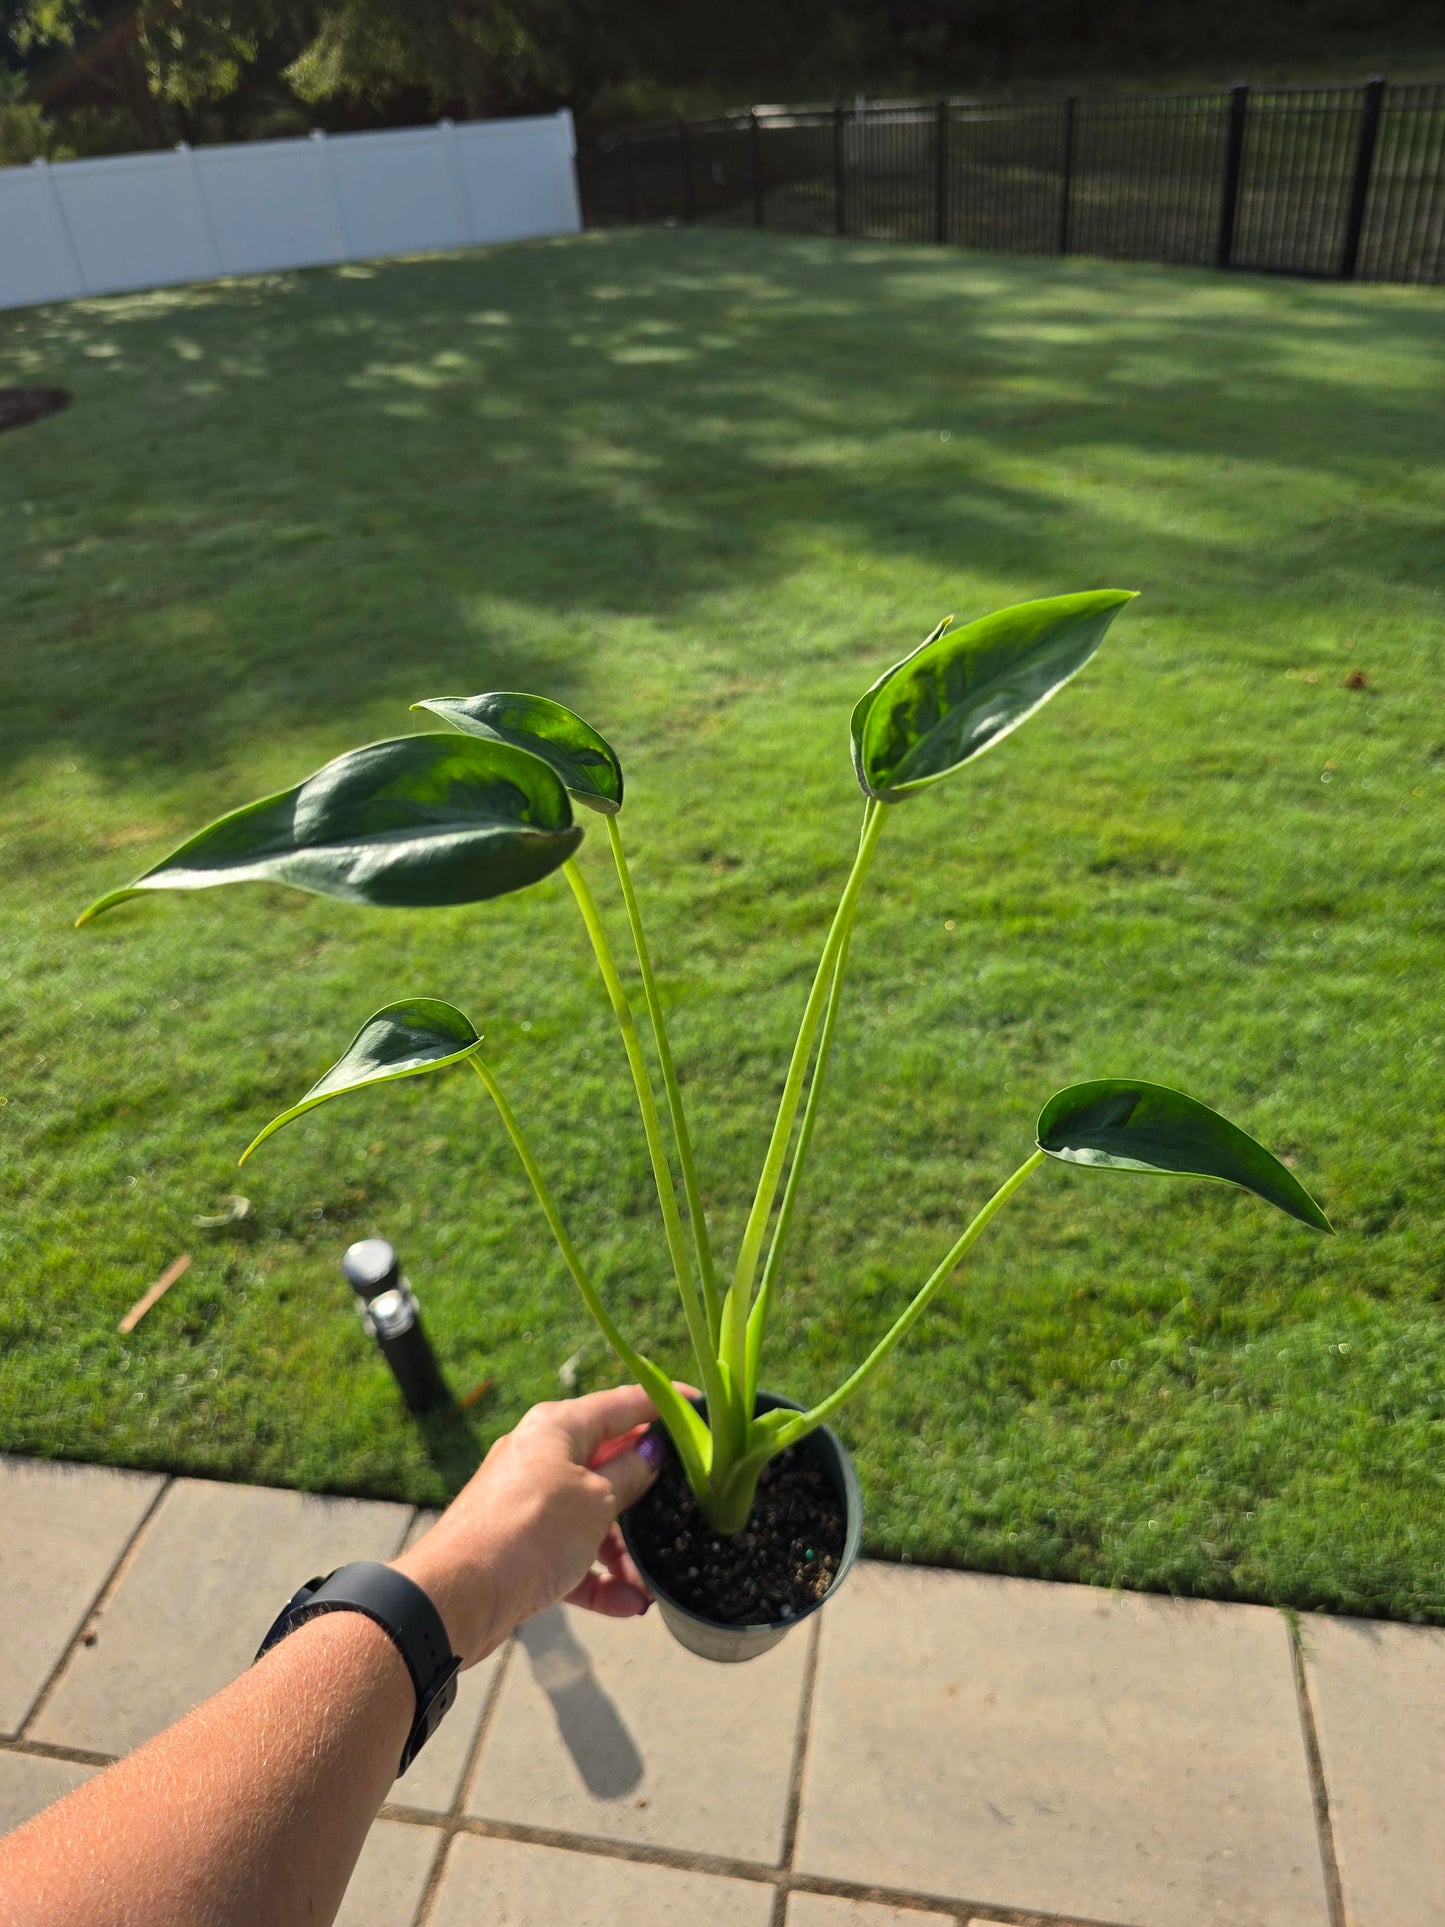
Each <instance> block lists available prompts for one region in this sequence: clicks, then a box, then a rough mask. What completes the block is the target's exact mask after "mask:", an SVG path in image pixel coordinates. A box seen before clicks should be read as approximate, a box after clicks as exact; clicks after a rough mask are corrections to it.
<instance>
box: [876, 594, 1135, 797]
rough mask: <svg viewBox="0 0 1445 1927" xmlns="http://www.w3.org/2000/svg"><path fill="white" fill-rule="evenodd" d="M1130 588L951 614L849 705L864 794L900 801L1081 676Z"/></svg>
mask: <svg viewBox="0 0 1445 1927" xmlns="http://www.w3.org/2000/svg"><path fill="white" fill-rule="evenodd" d="M1136 593H1137V591H1135V590H1133V589H1091V590H1088V591H1087V592H1085V593H1084V594H1082V595H1065V596H1050V597H1048V598H1047V599H1045V600H1044V601H1042V602H1019V603H1015V604H1014V606H1013V607H1012V608H1010V609H999V610H997V611H996V612H995V613H994V614H993V615H991V616H983V617H982V618H980V620H979V621H977V622H970V623H969V624H968V625H967V627H966V628H963V629H953V628H951V627H950V626H949V625H950V624H951V622H952V620H953V618H952V617H951V616H950V617H948V618H947V620H945V621H944V622H941V623H940V624H939V625H938V627H937V628H936V629H935V630H934V632H933V634H932V635H931V636H930V637H929V638H928V640H927V641H926V642H924V643H922V644H920V646H919V647H918V648H917V649H915V650H914V652H913V654H912V655H911V656H905V657H904V659H903V661H902V662H899V663H895V664H894V665H893V667H892V668H891V669H890V670H888V671H887V673H886V674H885V675H882V676H880V677H879V678H878V680H877V682H876V683H874V685H873V687H872V688H871V689H870V690H869V691H868V692H867V694H866V695H864V696H862V697H861V698H860V699H859V701H858V703H857V705H856V706H855V708H854V710H853V767H854V769H855V771H856V772H857V776H858V781H859V783H860V784H861V785H862V787H863V794H864V795H865V796H872V797H876V798H878V799H879V801H881V802H884V803H896V802H899V801H901V799H902V798H903V797H905V796H911V795H912V794H913V792H914V791H915V790H920V789H924V788H926V787H927V785H928V784H930V783H936V782H938V781H939V779H940V778H941V777H944V776H947V775H949V774H950V773H951V772H952V771H953V770H956V769H957V768H958V766H959V765H960V763H966V762H967V761H968V760H969V758H970V757H972V756H978V755H981V754H982V752H983V751H984V750H986V749H989V748H991V747H992V746H993V744H995V743H997V742H1000V741H1001V740H1002V739H1003V738H1004V737H1005V736H1007V735H1008V733H1009V732H1010V730H1014V729H1017V728H1018V726H1019V724H1020V723H1022V722H1026V721H1027V720H1028V718H1029V717H1030V716H1032V715H1033V713H1034V711H1035V710H1036V709H1037V708H1038V707H1039V706H1040V704H1042V703H1046V702H1047V701H1048V699H1049V697H1050V696H1052V695H1053V694H1054V692H1055V690H1058V689H1062V688H1063V686H1064V684H1065V683H1066V682H1067V681H1068V680H1069V678H1070V677H1071V676H1074V675H1077V673H1078V672H1079V670H1081V669H1082V668H1083V666H1084V664H1085V663H1086V662H1087V661H1088V660H1089V658H1090V656H1092V655H1093V653H1094V651H1095V650H1096V649H1097V648H1098V646H1099V644H1100V643H1101V642H1102V641H1103V639H1104V632H1105V630H1106V629H1107V628H1108V627H1109V624H1110V623H1111V622H1112V621H1113V620H1114V617H1115V616H1116V615H1117V614H1118V612H1119V610H1120V609H1122V608H1123V606H1124V604H1125V603H1126V602H1130V601H1132V600H1133V597H1134V595H1135V594H1136Z"/></svg>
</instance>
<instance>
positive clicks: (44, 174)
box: [30, 154, 90, 294]
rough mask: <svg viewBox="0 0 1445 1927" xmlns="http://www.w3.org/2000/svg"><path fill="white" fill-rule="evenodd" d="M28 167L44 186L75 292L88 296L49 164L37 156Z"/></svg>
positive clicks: (68, 221) (67, 218) (78, 254)
mask: <svg viewBox="0 0 1445 1927" xmlns="http://www.w3.org/2000/svg"><path fill="white" fill-rule="evenodd" d="M30 165H31V166H32V167H38V168H39V169H40V178H41V180H42V182H43V183H44V185H45V198H46V200H47V201H48V202H49V203H50V212H51V215H52V217H53V218H54V221H55V226H56V230H57V231H58V233H59V235H60V240H61V245H62V247H63V248H64V250H65V255H66V259H67V260H68V261H69V262H70V266H71V270H72V272H73V273H74V275H75V287H76V292H77V293H78V294H89V293H90V283H89V282H88V281H87V280H86V278H85V266H84V264H83V262H82V261H81V258H80V249H79V248H78V247H77V246H76V245H75V234H74V231H73V230H72V228H71V225H70V217H69V215H67V213H66V212H65V203H64V201H62V200H61V198H60V187H59V184H58V183H57V181H56V179H55V175H54V174H53V172H52V171H51V167H50V163H49V161H48V160H46V159H45V157H44V155H43V154H37V155H36V157H35V159H34V160H33V161H32V162H31V163H30Z"/></svg>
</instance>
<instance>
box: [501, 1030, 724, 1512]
mask: <svg viewBox="0 0 1445 1927" xmlns="http://www.w3.org/2000/svg"><path fill="white" fill-rule="evenodd" d="M467 1061H468V1062H469V1063H470V1064H471V1067H472V1069H473V1070H474V1071H475V1072H476V1073H477V1076H478V1077H480V1078H481V1080H482V1082H483V1084H485V1085H486V1087H487V1094H488V1096H489V1097H490V1098H491V1100H492V1102H493V1103H494V1104H495V1105H496V1107H497V1112H498V1115H499V1116H500V1117H501V1120H502V1123H503V1124H504V1125H505V1126H506V1131H507V1136H508V1137H509V1138H510V1139H511V1140H512V1145H513V1148H514V1149H515V1151H516V1153H517V1156H518V1157H519V1158H520V1159H521V1161H522V1169H523V1170H524V1171H525V1172H526V1173H527V1176H528V1177H529V1178H530V1179H531V1181H532V1189H533V1190H534V1191H535V1192H536V1194H537V1202H538V1204H540V1205H541V1207H542V1215H543V1217H545V1218H546V1220H547V1223H548V1225H549V1226H550V1227H551V1231H552V1236H553V1237H554V1238H555V1239H556V1240H557V1249H558V1250H559V1251H560V1252H561V1254H562V1260H563V1263H564V1264H565V1265H566V1267H567V1269H568V1271H570V1272H571V1274H572V1279H573V1282H574V1283H575V1284H576V1286H577V1289H578V1291H579V1292H580V1293H581V1294H582V1302H583V1304H585V1305H586V1307H587V1309H588V1311H590V1312H591V1314H592V1316H593V1317H594V1318H595V1319H596V1320H597V1323H598V1325H599V1326H600V1328H601V1331H602V1335H603V1337H604V1338H605V1339H606V1340H607V1342H608V1344H609V1345H610V1346H611V1347H612V1349H613V1351H615V1352H616V1354H617V1356H618V1357H619V1358H620V1359H621V1360H622V1362H623V1364H624V1365H625V1366H626V1367H627V1369H628V1371H630V1372H631V1373H632V1375H633V1376H634V1377H635V1378H636V1380H637V1382H638V1384H639V1385H640V1386H641V1387H642V1388H643V1390H644V1391H645V1392H647V1393H648V1394H649V1396H650V1397H651V1399H652V1402H653V1404H654V1405H656V1407H657V1409H658V1411H659V1412H662V1413H663V1414H664V1416H666V1417H669V1418H671V1419H673V1420H674V1421H676V1419H677V1418H678V1416H679V1414H678V1413H677V1412H676V1411H675V1410H674V1408H675V1407H680V1406H682V1405H684V1404H686V1400H684V1399H683V1398H681V1397H680V1395H679V1394H678V1393H677V1392H676V1391H674V1389H673V1386H672V1381H671V1380H670V1379H669V1378H668V1377H667V1375H666V1373H664V1372H663V1371H661V1370H660V1369H659V1368H658V1367H657V1366H656V1365H654V1364H653V1362H652V1360H651V1359H650V1358H644V1357H643V1355H642V1353H641V1352H639V1351H636V1350H634V1349H633V1347H632V1346H631V1345H629V1344H628V1342H627V1340H626V1339H625V1338H624V1337H623V1335H622V1333H621V1332H620V1331H619V1330H618V1328H617V1326H616V1324H615V1323H614V1322H613V1319H612V1317H611V1315H610V1313H609V1312H608V1310H607V1307H606V1306H605V1305H604V1304H603V1302H602V1300H601V1298H600V1297H599V1296H598V1295H597V1288H596V1286H595V1285H594V1284H593V1283H592V1280H591V1279H590V1278H589V1277H588V1275H587V1270H586V1267H585V1266H584V1265H583V1263H582V1260H581V1259H580V1258H579V1257H578V1255H577V1249H576V1246H575V1245H574V1244H573V1243H572V1240H571V1238H570V1237H569V1236H568V1235H567V1227H566V1226H565V1225H564V1224H563V1222H562V1215H561V1213H560V1212H559V1211H558V1209H557V1206H556V1204H555V1203H554V1202H553V1198H552V1193H551V1192H550V1190H549V1189H548V1188H547V1180H546V1179H545V1178H544V1177H543V1176H542V1172H541V1167H540V1166H539V1165H538V1163H537V1160H536V1158H535V1157H533V1155H532V1147H531V1145H530V1144H529V1143H528V1142H527V1138H526V1134H525V1133H524V1131H523V1130H522V1127H521V1125H520V1124H519V1123H518V1121H517V1114H516V1112H515V1111H514V1110H513V1109H512V1107H511V1105H510V1104H509V1103H508V1102H507V1100H506V1098H505V1097H504V1096H503V1094H502V1088H501V1086H500V1085H499V1084H498V1082H497V1080H496V1078H495V1077H494V1076H493V1075H492V1072H491V1069H490V1067H489V1066H488V1065H487V1064H485V1063H484V1062H483V1061H482V1059H481V1058H480V1057H479V1056H474V1057H471V1058H469V1059H468V1060H467ZM687 1409H688V1411H689V1412H692V1407H691V1406H690V1405H688V1407H687ZM693 1417H694V1419H695V1420H696V1414H695V1413H693ZM668 1429H669V1431H671V1432H672V1433H673V1436H674V1438H675V1439H677V1441H678V1450H679V1452H680V1453H681V1454H682V1457H683V1463H684V1464H685V1465H686V1466H687V1468H688V1474H689V1477H691V1476H692V1473H693V1468H694V1466H695V1467H696V1469H697V1475H698V1477H699V1478H700V1479H705V1478H706V1476H707V1474H708V1471H709V1470H710V1466H709V1464H708V1461H707V1459H706V1457H705V1456H704V1454H703V1452H702V1450H700V1449H699V1448H700V1446H701V1444H702V1441H703V1440H704V1439H705V1438H706V1433H705V1431H704V1430H703V1428H702V1424H701V1421H700V1420H697V1429H696V1431H692V1429H691V1428H687V1427H685V1426H684V1427H682V1428H679V1427H678V1426H677V1425H676V1423H674V1424H671V1425H669V1427H668ZM679 1429H682V1430H683V1432H684V1438H683V1439H678V1431H679ZM699 1435H701V1436H699ZM684 1440H686V1442H684Z"/></svg>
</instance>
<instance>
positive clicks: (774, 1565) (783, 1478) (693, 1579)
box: [627, 1446, 847, 1626]
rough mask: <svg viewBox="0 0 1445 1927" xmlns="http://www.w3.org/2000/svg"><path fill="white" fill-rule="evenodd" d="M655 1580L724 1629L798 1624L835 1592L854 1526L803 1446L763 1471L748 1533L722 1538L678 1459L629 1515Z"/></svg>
mask: <svg viewBox="0 0 1445 1927" xmlns="http://www.w3.org/2000/svg"><path fill="white" fill-rule="evenodd" d="M627 1528H628V1531H629V1533H630V1534H631V1537H632V1541H633V1544H634V1545H635V1546H636V1548H637V1552H638V1556H639V1558H640V1560H641V1562H642V1564H643V1566H644V1568H645V1569H646V1572H647V1574H648V1575H649V1577H651V1578H652V1579H654V1580H656V1582H657V1584H658V1585H659V1586H661V1587H662V1588H663V1590H664V1591H665V1592H667V1593H668V1594H669V1595H670V1596H671V1597H672V1598H673V1599H675V1600H676V1601H677V1602H678V1604H679V1605H680V1606H686V1607H687V1608H688V1609H689V1611H691V1612H695V1613H700V1614H701V1615H702V1616H703V1617H704V1618H707V1619H713V1620H716V1621H717V1622H718V1623H719V1624H720V1625H724V1626H759V1625H766V1624H768V1623H769V1622H771V1621H775V1620H779V1619H793V1618H796V1617H797V1615H798V1614H799V1613H802V1612H805V1611H806V1610H807V1609H808V1607H809V1606H814V1605H816V1604H817V1603H818V1601H819V1600H820V1599H821V1598H822V1597H823V1595H824V1593H826V1592H827V1590H828V1588H829V1586H831V1585H832V1583H833V1577H834V1574H835V1573H836V1572H837V1570H838V1567H839V1565H840V1563H841V1562H842V1558H843V1545H844V1541H845V1539H846V1537H847V1517H846V1514H845V1512H844V1509H843V1501H842V1500H841V1499H840V1498H839V1496H838V1494H837V1492H836V1491H835V1490H834V1488H833V1485H832V1484H831V1482H830V1481H829V1479H828V1477H827V1475H826V1473H824V1471H823V1470H822V1468H821V1467H820V1466H818V1465H817V1464H815V1463H814V1461H813V1460H812V1459H810V1458H807V1457H805V1456H803V1455H802V1454H801V1453H800V1452H799V1451H798V1448H797V1447H796V1446H794V1447H792V1448H790V1449H789V1450H788V1451H786V1452H783V1453H780V1454H779V1455H778V1457H777V1458H775V1459H773V1460H772V1461H771V1462H770V1463H769V1464H768V1465H765V1466H764V1467H763V1472H762V1476H761V1478H760V1479H759V1480H758V1496H757V1499H756V1501H755V1502H754V1505H753V1509H752V1513H751V1516H750V1517H749V1519H748V1522H747V1524H746V1525H745V1526H744V1527H743V1529H742V1531H741V1532H738V1533H734V1534H733V1535H732V1537H731V1538H729V1537H727V1536H726V1535H725V1534H722V1533H718V1532H715V1531H714V1530H713V1528H712V1527H711V1526H710V1525H709V1524H708V1522H707V1520H706V1519H705V1518H704V1517H703V1516H702V1513H701V1512H700V1511H699V1510H698V1506H697V1501H696V1500H695V1499H694V1498H693V1496H692V1490H691V1487H690V1486H689V1485H688V1483H687V1479H686V1477H685V1476H684V1474H683V1470H682V1467H681V1465H679V1463H678V1461H677V1458H676V1457H675V1455H673V1454H671V1453H669V1455H668V1457H667V1459H666V1460H665V1461H664V1462H663V1467H662V1470H661V1471H660V1472H659V1473H658V1475H657V1478H656V1480H655V1481H654V1482H653V1484H652V1486H651V1488H650V1489H649V1490H648V1491H647V1492H646V1493H644V1495H643V1496H642V1498H640V1499H639V1500H638V1502H637V1504H636V1505H635V1506H633V1508H632V1510H631V1511H630V1512H629V1513H628V1515H627Z"/></svg>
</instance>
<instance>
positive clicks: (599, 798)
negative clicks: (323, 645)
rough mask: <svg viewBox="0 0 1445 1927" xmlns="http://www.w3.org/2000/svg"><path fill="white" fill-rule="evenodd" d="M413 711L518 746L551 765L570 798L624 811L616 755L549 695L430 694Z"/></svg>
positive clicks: (610, 810)
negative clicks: (436, 717)
mask: <svg viewBox="0 0 1445 1927" xmlns="http://www.w3.org/2000/svg"><path fill="white" fill-rule="evenodd" d="M412 708H413V709H430V710H432V711H433V712H434V713H435V714H436V715H438V716H445V718H446V719H447V721H448V722H449V723H455V724H456V726H457V728H458V729H464V730H466V731H467V733H468V734H469V735H472V736H485V737H489V738H491V739H492V740H493V741H494V742H499V743H515V744H516V746H517V747H518V748H519V749H529V750H531V752H532V754H533V755H534V756H540V757H541V758H542V760H543V762H544V763H550V764H551V766H552V768H553V769H554V770H556V772H557V774H558V775H559V776H560V777H561V779H562V781H563V782H564V783H565V784H566V785H567V788H568V789H569V790H570V791H571V793H572V795H573V796H574V797H575V798H576V799H577V801H578V802H579V803H585V804H586V805H587V806H588V808H589V809H594V810H601V812H602V813H603V815H604V816H611V815H612V814H613V813H614V812H615V811H617V810H620V809H621V808H622V765H621V763H619V762H618V760H617V754H616V751H615V750H614V749H613V748H612V745H611V744H610V743H609V742H607V740H606V739H605V738H604V737H602V736H599V735H598V734H597V731H596V730H595V729H594V728H593V727H592V725H591V724H590V723H584V722H583V720H582V718H581V717H580V716H577V715H574V714H573V712H572V711H571V710H570V709H566V708H564V707H563V705H562V704H561V703H554V702H553V701H552V700H551V698H550V697H548V696H520V695H515V694H511V693H508V692H505V691H504V692H502V693H501V694H492V695H486V696H428V697H426V698H425V699H424V700H423V701H422V702H419V703H413V704H412Z"/></svg>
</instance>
